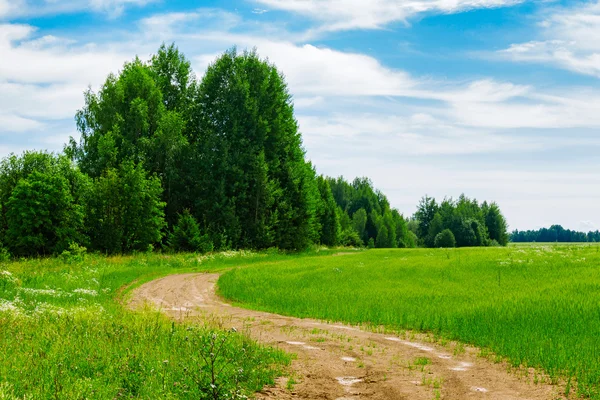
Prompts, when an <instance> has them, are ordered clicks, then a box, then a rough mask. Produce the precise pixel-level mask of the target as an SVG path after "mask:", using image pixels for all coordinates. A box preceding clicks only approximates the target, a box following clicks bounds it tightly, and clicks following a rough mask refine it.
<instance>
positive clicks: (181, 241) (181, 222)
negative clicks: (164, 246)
mask: <svg viewBox="0 0 600 400" xmlns="http://www.w3.org/2000/svg"><path fill="white" fill-rule="evenodd" d="M168 244H169V247H171V248H172V249H173V250H175V251H191V252H200V253H208V252H210V251H212V250H213V248H214V246H213V243H212V241H211V240H210V238H209V237H208V235H201V234H200V227H199V226H198V222H196V219H195V218H194V217H193V216H192V214H191V213H190V211H189V210H184V211H183V214H179V218H178V220H177V224H176V225H175V226H174V227H173V232H172V233H171V234H170V235H169V239H168Z"/></svg>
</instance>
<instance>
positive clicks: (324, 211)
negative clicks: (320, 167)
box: [317, 176, 341, 246]
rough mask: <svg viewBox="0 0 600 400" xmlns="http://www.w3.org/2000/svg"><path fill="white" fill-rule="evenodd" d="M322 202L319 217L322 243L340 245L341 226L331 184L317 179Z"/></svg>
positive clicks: (318, 209) (318, 210) (322, 179)
mask: <svg viewBox="0 0 600 400" xmlns="http://www.w3.org/2000/svg"><path fill="white" fill-rule="evenodd" d="M317 186H318V188H319V194H320V202H319V207H318V208H317V216H318V220H319V225H320V238H319V240H320V243H322V244H324V245H327V246H335V245H337V244H339V240H340V235H341V225H340V221H339V215H338V206H337V204H336V203H335V200H334V198H333V194H332V193H331V187H330V186H329V182H328V181H327V180H326V179H325V178H324V177H323V176H319V177H317Z"/></svg>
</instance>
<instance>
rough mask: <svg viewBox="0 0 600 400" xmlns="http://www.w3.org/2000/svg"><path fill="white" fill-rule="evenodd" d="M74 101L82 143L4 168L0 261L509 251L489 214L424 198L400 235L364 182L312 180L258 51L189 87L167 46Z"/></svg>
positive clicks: (13, 159) (277, 82)
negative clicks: (138, 254)
mask: <svg viewBox="0 0 600 400" xmlns="http://www.w3.org/2000/svg"><path fill="white" fill-rule="evenodd" d="M84 97H85V105H84V107H83V108H82V109H81V110H79V111H78V112H77V115H76V122H77V127H78V130H79V132H80V133H81V139H80V140H79V141H76V140H74V139H71V140H70V143H69V144H68V145H66V146H65V149H64V153H63V154H59V155H56V154H51V153H46V152H26V153H24V154H23V155H22V156H15V155H11V156H9V157H7V158H5V159H4V160H3V161H2V162H1V164H0V241H1V242H2V243H0V248H2V247H4V248H7V249H8V250H9V251H10V252H11V253H13V254H15V255H19V256H27V255H46V254H56V253H61V252H62V251H64V250H66V249H68V248H69V247H71V246H73V245H80V246H86V247H88V248H90V249H92V250H95V251H102V252H106V253H122V252H130V251H145V250H147V249H151V248H153V247H156V246H169V247H171V248H173V249H175V250H185V251H210V250H212V249H217V250H220V249H229V248H254V249H263V248H270V247H277V248H280V249H285V250H294V249H302V248H305V247H307V246H308V245H309V244H311V243H320V244H324V245H330V246H333V245H338V244H342V245H354V246H360V245H365V246H370V247H414V246H416V245H418V244H424V245H427V246H433V245H435V244H436V243H437V244H439V245H453V244H454V243H452V242H451V241H450V242H448V237H446V239H445V240H446V241H443V240H442V239H443V237H442V236H440V238H439V240H436V238H437V236H438V234H440V233H441V232H442V231H444V230H445V229H449V230H450V231H451V234H452V235H453V236H454V238H456V245H459V246H462V245H484V244H488V243H489V242H490V241H493V240H496V241H497V242H498V243H500V244H505V243H506V234H505V230H506V223H505V222H504V219H503V217H502V215H501V214H500V211H499V209H498V207H497V206H496V205H495V204H492V205H487V204H486V203H484V204H483V205H481V206H479V205H478V204H477V202H473V201H470V200H468V199H466V198H464V197H461V198H460V199H459V201H458V202H456V203H454V202H452V201H448V200H445V201H444V202H443V203H442V204H441V205H440V206H438V205H437V204H436V203H435V200H432V199H429V198H425V199H424V202H422V204H421V205H420V207H419V211H418V212H417V214H416V215H415V217H416V220H412V221H409V220H407V219H405V218H404V217H403V216H402V215H401V214H400V213H399V212H398V211H397V210H394V209H392V208H391V207H390V204H389V202H388V200H387V198H386V197H385V196H384V195H383V193H381V192H380V191H378V190H375V189H374V188H373V185H372V183H371V182H370V181H369V180H368V179H366V178H360V179H356V180H354V181H353V182H352V183H349V182H346V181H345V180H344V179H343V178H337V179H332V178H326V177H323V176H317V174H316V172H315V169H314V167H313V166H312V165H311V164H310V163H309V162H308V161H307V160H306V159H305V152H304V150H303V147H302V138H301V135H300V133H299V132H298V125H297V122H296V120H295V118H294V111H293V104H292V97H291V95H290V94H289V92H288V89H287V86H286V83H285V80H284V78H283V76H282V75H281V74H280V73H279V71H278V70H277V69H276V67H275V66H274V65H272V64H270V63H269V62H268V61H265V60H262V59H260V58H259V57H258V55H257V54H256V52H254V51H253V52H243V53H238V52H237V51H236V50H235V49H233V50H230V51H228V52H226V53H224V54H223V55H222V56H220V57H219V58H218V59H217V60H216V61H215V62H214V63H213V64H211V65H210V66H209V68H208V70H207V71H206V74H205V75H204V76H203V78H202V79H200V80H198V79H196V78H195V76H194V73H193V71H192V69H191V65H190V62H189V61H188V60H187V59H186V58H185V56H184V55H183V54H182V53H180V52H179V50H178V49H177V48H176V47H175V46H174V45H171V46H165V45H163V46H161V48H160V49H159V51H158V53H157V54H156V55H154V56H153V57H152V58H151V59H150V60H149V61H148V62H142V61H141V60H140V59H138V58H136V59H135V60H133V61H132V62H129V63H126V64H125V66H124V67H123V69H122V71H120V73H119V74H118V75H113V74H111V75H109V76H108V78H107V79H106V81H105V83H104V84H103V85H102V87H101V89H100V90H99V91H98V92H97V93H94V92H93V91H92V90H91V89H89V90H88V91H87V92H86V93H85V95H84ZM411 224H412V225H413V226H416V227H417V228H416V229H412V230H411V229H410V226H411ZM445 236H449V235H448V234H447V233H446V234H445ZM445 236H444V237H445Z"/></svg>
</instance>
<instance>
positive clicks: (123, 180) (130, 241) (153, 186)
mask: <svg viewBox="0 0 600 400" xmlns="http://www.w3.org/2000/svg"><path fill="white" fill-rule="evenodd" d="M161 194H162V188H161V184H160V180H159V179H158V178H157V177H155V176H154V177H149V178H148V177H147V176H146V171H145V170H144V168H143V167H142V166H141V165H135V164H134V163H133V162H131V161H129V162H124V163H123V164H121V166H120V167H119V168H118V169H114V168H110V169H108V170H106V171H105V173H104V174H103V176H101V177H100V178H98V179H96V180H95V181H94V187H93V195H92V196H91V198H90V201H89V202H88V210H87V215H88V220H89V222H88V224H87V228H88V234H89V237H90V241H91V247H92V248H93V249H95V250H100V251H104V252H107V253H111V254H115V253H123V252H130V251H146V250H148V249H149V248H151V246H154V245H156V244H158V243H159V242H160V240H161V239H162V237H163V232H162V230H163V228H164V227H165V220H164V211H163V210H164V206H165V204H164V203H163V202H162V201H161Z"/></svg>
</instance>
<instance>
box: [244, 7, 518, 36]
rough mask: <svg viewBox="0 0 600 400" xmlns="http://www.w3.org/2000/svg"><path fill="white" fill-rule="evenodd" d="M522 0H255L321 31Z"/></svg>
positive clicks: (379, 25)
mask: <svg viewBox="0 0 600 400" xmlns="http://www.w3.org/2000/svg"><path fill="white" fill-rule="evenodd" d="M522 1H523V0H368V1H365V0H255V2H257V3H260V4H262V5H264V6H267V7H271V8H274V9H279V10H284V11H289V12H294V13H298V14H302V15H305V16H308V17H310V18H312V19H315V20H317V21H320V22H321V23H322V24H323V26H322V27H321V28H320V29H321V30H323V31H339V30H348V29H379V28H382V27H384V26H385V25H387V24H389V23H392V22H396V21H402V22H406V21H407V20H408V19H409V18H410V17H413V16H415V15H418V14H422V13H426V12H436V13H456V12H461V11H467V10H471V9H476V8H494V7H504V6H512V5H515V4H518V3H521V2H522Z"/></svg>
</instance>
